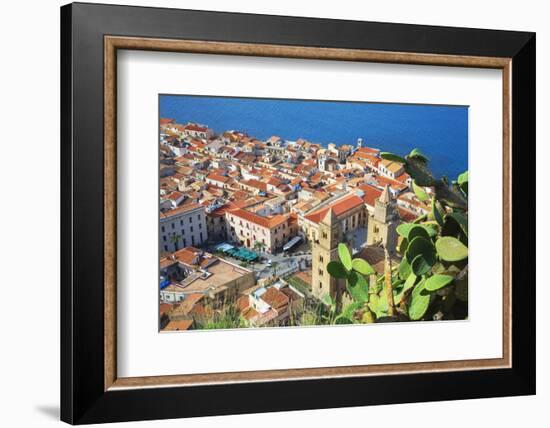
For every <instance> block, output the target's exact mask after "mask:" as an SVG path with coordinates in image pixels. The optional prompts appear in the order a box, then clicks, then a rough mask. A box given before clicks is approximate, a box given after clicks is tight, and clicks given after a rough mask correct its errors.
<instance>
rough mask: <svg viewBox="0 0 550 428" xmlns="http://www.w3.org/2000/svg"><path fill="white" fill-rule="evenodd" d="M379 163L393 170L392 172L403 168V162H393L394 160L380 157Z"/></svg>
mask: <svg viewBox="0 0 550 428" xmlns="http://www.w3.org/2000/svg"><path fill="white" fill-rule="evenodd" d="M380 165H384V167H385V168H386V169H387V170H389V171H391V172H393V173H396V172H397V171H399V170H401V169H402V168H403V164H402V163H399V162H395V161H391V160H387V159H382V160H381V161H380Z"/></svg>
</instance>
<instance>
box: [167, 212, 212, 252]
mask: <svg viewBox="0 0 550 428" xmlns="http://www.w3.org/2000/svg"><path fill="white" fill-rule="evenodd" d="M159 237H160V243H159V244H160V251H161V252H162V251H164V252H174V251H178V250H179V249H180V248H185V247H187V246H200V245H202V244H203V243H204V242H206V240H207V239H208V230H207V227H206V212H205V209H204V207H203V206H201V205H199V204H194V203H192V204H187V205H183V206H181V207H178V208H176V209H173V210H169V211H165V212H161V213H160V233H159Z"/></svg>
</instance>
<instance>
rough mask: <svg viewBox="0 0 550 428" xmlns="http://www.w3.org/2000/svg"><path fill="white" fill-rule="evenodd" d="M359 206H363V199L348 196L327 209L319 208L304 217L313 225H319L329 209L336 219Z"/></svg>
mask: <svg viewBox="0 0 550 428" xmlns="http://www.w3.org/2000/svg"><path fill="white" fill-rule="evenodd" d="M360 205H363V199H361V198H360V197H359V196H357V195H348V196H346V197H344V198H342V199H340V200H338V201H336V202H334V203H332V204H330V205H329V206H327V207H324V208H321V209H320V210H318V211H315V212H313V213H311V214H308V215H306V216H305V217H306V218H307V219H308V220H310V221H312V222H314V223H319V222H320V221H321V219H323V218H324V217H325V215H326V214H327V212H328V210H329V209H330V208H332V210H333V212H334V215H336V217H340V216H341V215H343V214H345V213H346V212H347V211H349V210H352V209H354V208H356V207H358V206H360Z"/></svg>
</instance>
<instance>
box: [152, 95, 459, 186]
mask: <svg viewBox="0 0 550 428" xmlns="http://www.w3.org/2000/svg"><path fill="white" fill-rule="evenodd" d="M159 114H160V117H163V118H171V119H174V120H176V121H177V122H178V123H182V124H185V123H187V122H195V123H200V124H203V125H206V126H208V127H210V128H211V129H213V130H214V132H215V133H216V134H220V133H222V132H224V131H228V130H237V131H241V132H246V133H247V134H248V135H250V136H251V137H255V138H257V139H259V140H264V141H265V140H266V139H267V138H269V137H271V136H273V135H277V136H279V137H280V138H282V139H283V140H287V141H296V140H298V139H299V138H303V139H305V140H307V141H310V142H312V143H317V144H320V145H321V146H323V147H326V146H327V145H328V144H330V143H334V144H336V145H337V146H340V145H343V144H350V145H353V146H355V145H356V144H357V139H358V138H361V139H362V141H363V145H364V146H368V147H373V148H377V149H380V150H382V151H388V152H392V153H396V154H399V155H405V154H407V153H408V152H410V151H411V150H412V149H413V148H418V149H419V150H421V151H422V152H423V153H424V154H425V155H426V156H427V157H428V158H429V159H430V165H429V166H430V168H431V169H432V171H433V172H434V174H435V175H436V176H438V177H441V176H443V175H445V176H447V177H448V178H449V179H456V177H457V176H458V175H459V174H460V173H462V172H464V171H465V170H467V169H468V107H467V106H446V105H445V106H443V105H427V104H392V103H378V102H355V101H353V102H350V101H323V100H299V99H297V100H294V99H293V100H289V99H276V98H245V97H242V98H241V97H218V96H198V95H164V94H163V95H160V96H159Z"/></svg>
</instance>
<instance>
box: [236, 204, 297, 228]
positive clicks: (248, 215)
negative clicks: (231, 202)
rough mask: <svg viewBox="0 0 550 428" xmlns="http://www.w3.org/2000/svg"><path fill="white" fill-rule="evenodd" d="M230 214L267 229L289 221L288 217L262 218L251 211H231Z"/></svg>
mask: <svg viewBox="0 0 550 428" xmlns="http://www.w3.org/2000/svg"><path fill="white" fill-rule="evenodd" d="M230 214H232V215H234V216H236V217H239V218H242V219H243V220H246V221H248V222H250V223H254V224H257V225H258V226H262V227H266V228H268V229H272V228H274V227H276V226H278V225H280V224H282V223H284V222H285V221H287V220H288V215H276V216H273V217H262V216H260V215H258V214H254V213H252V212H250V211H246V210H243V209H240V208H238V209H236V210H233V211H230Z"/></svg>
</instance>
